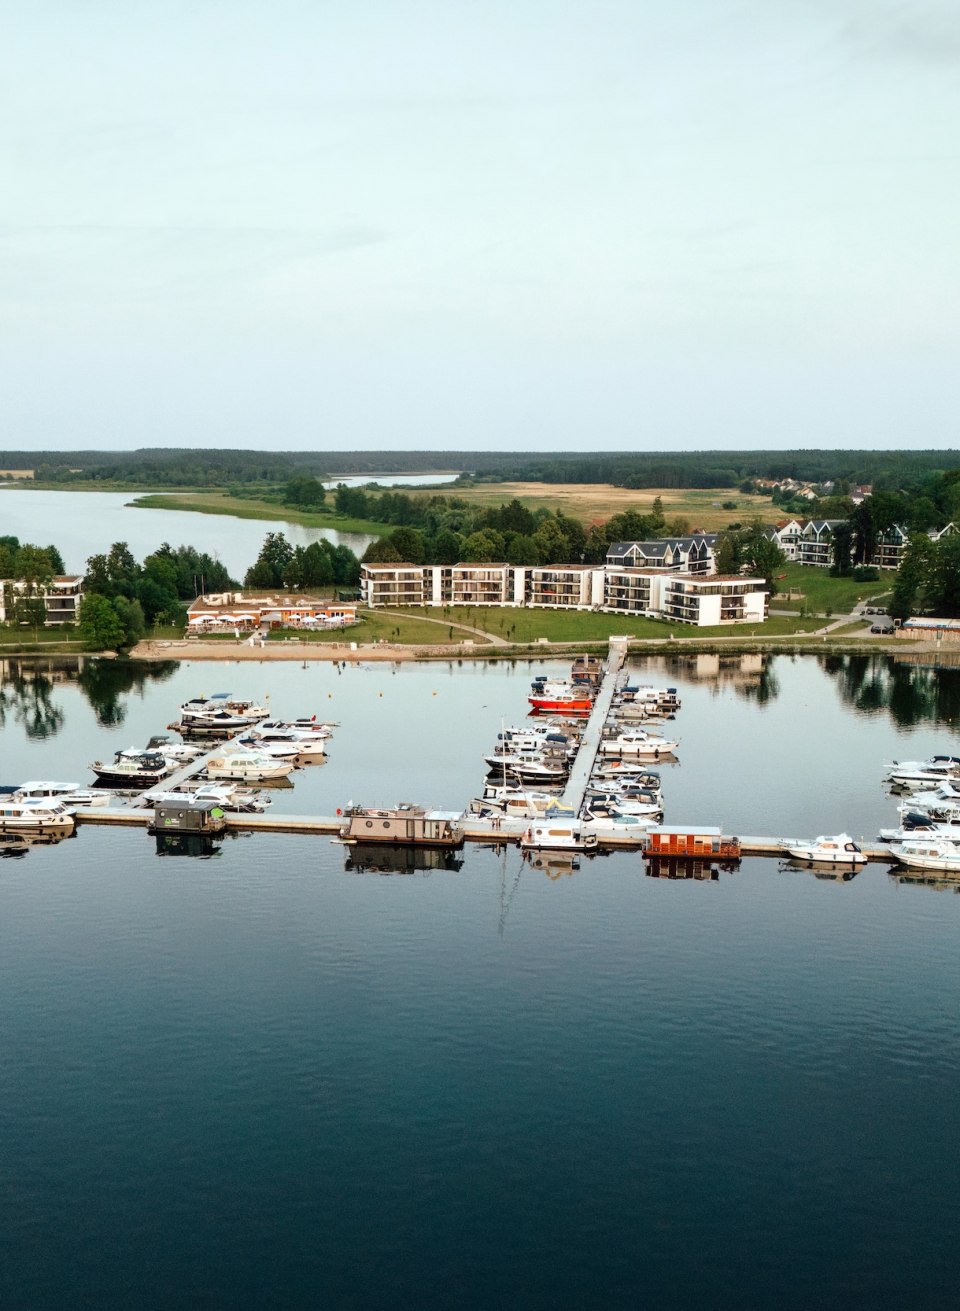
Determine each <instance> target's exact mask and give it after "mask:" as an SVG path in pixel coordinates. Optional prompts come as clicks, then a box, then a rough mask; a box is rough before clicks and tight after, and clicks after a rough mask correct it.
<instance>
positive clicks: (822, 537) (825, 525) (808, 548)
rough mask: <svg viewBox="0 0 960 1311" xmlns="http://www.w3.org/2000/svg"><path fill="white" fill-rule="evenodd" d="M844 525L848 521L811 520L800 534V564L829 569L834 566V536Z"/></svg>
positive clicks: (798, 554) (798, 549) (798, 553)
mask: <svg viewBox="0 0 960 1311" xmlns="http://www.w3.org/2000/svg"><path fill="white" fill-rule="evenodd" d="M842 523H846V519H811V520H810V522H809V523H808V524H806V525H805V527H804V529H803V531H802V532H801V534H800V540H799V543H798V546H797V561H798V563H799V564H807V565H815V566H816V567H817V568H819V569H828V568H829V567H830V566H831V565H832V564H833V535H834V532H835V531H836V529H837V528H838V527H839V526H840V524H842Z"/></svg>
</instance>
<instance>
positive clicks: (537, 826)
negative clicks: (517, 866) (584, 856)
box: [520, 815, 598, 851]
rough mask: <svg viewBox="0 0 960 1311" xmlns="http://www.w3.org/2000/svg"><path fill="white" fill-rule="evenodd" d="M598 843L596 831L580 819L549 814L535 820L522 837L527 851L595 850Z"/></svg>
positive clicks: (522, 844) (521, 840) (522, 842)
mask: <svg viewBox="0 0 960 1311" xmlns="http://www.w3.org/2000/svg"><path fill="white" fill-rule="evenodd" d="M597 843H598V838H597V835H596V833H591V832H589V831H588V830H587V829H586V828H585V826H584V825H583V824H581V823H580V821H579V820H576V819H565V818H560V817H558V818H555V819H554V818H551V817H549V816H547V815H545V816H544V817H543V819H538V820H534V822H533V823H532V824H531V825H530V826H529V827H528V828H526V829H525V830H524V832H523V834H522V836H521V838H520V846H521V848H522V849H523V850H525V851H531V850H532V851H593V850H594V849H595V848H596V846H597Z"/></svg>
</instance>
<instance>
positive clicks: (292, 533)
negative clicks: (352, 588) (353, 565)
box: [0, 486, 375, 582]
mask: <svg viewBox="0 0 960 1311" xmlns="http://www.w3.org/2000/svg"><path fill="white" fill-rule="evenodd" d="M141 495H145V493H142V492H59V491H35V492H31V491H23V490H21V489H20V488H16V489H13V488H9V487H2V486H0V536H7V535H12V536H14V537H18V538H19V539H20V541H21V542H33V543H35V544H36V545H38V546H49V545H53V546H57V547H59V548H60V552H61V554H62V555H63V562H64V565H65V566H66V569H67V572H68V573H78V574H82V573H84V572H85V571H86V567H87V560H88V558H89V557H90V556H91V555H98V554H102V553H105V552H106V551H109V549H110V547H111V546H112V545H113V543H114V542H126V543H127V545H128V546H129V547H130V550H131V551H132V552H133V554H134V555H135V556H136V558H137V560H138V561H142V560H143V558H144V556H147V555H149V554H150V553H151V552H152V551H155V550H156V549H157V547H158V546H160V545H161V543H163V542H169V543H170V545H171V546H181V545H184V544H186V543H189V544H190V545H191V546H195V547H196V548H197V550H199V551H206V552H208V554H210V555H212V556H213V557H214V558H216V559H218V560H222V561H223V563H224V564H225V565H226V566H227V568H228V569H229V570H230V573H231V576H232V577H234V578H236V579H237V580H238V581H241V582H242V580H243V575H244V574H245V573H246V571H247V570H248V569H249V568H250V566H251V565H252V564H253V562H254V561H255V560H256V558H257V556H258V555H259V554H260V548H261V546H262V545H263V539H264V538H265V537H266V535H267V533H269V532H282V533H284V534H285V535H286V537H287V539H288V540H289V541H290V542H291V543H292V544H293V545H294V546H309V544H310V543H311V542H316V541H318V540H319V539H320V538H326V539H327V541H330V542H333V543H334V545H336V546H339V545H344V546H349V547H350V549H351V551H354V552H355V553H356V554H357V555H362V554H363V552H364V551H365V550H366V549H367V547H368V546H369V545H370V543H371V542H372V541H374V540H375V538H374V537H372V536H369V535H368V534H365V533H340V532H337V531H336V530H335V529H333V528H308V527H305V526H304V525H303V524H296V523H288V522H286V521H283V520H274V521H267V520H262V519H234V518H233V517H231V516H229V515H215V514H196V513H191V512H190V511H189V510H148V509H143V508H141V507H139V506H134V505H132V504H131V502H132V501H133V499H134V497H135V496H141Z"/></svg>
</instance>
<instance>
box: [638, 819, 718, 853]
mask: <svg viewBox="0 0 960 1311" xmlns="http://www.w3.org/2000/svg"><path fill="white" fill-rule="evenodd" d="M645 849H646V852H647V854H648V855H650V856H671V857H682V858H684V859H688V858H696V859H698V860H707V861H709V860H739V859H740V839H739V838H731V837H725V836H724V834H723V830H722V829H719V828H690V827H687V826H685V825H680V826H679V827H677V826H664V825H663V824H658V825H657V826H656V827H654V828H652V829H651V830H650V834H649V837H648V839H647V842H646V848H645Z"/></svg>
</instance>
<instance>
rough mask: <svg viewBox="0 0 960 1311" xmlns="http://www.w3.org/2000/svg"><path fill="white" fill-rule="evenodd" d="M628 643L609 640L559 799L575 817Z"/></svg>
mask: <svg viewBox="0 0 960 1311" xmlns="http://www.w3.org/2000/svg"><path fill="white" fill-rule="evenodd" d="M628 642H629V638H626V637H611V639H610V652H609V655H608V656H607V667H606V671H605V673H604V675H603V680H602V682H601V683H600V687H599V688H598V689H597V695H596V697H595V698H594V702H593V709H592V710H591V712H590V718H589V719H588V720H587V726H586V728H585V729H584V730H583V736H582V737H581V739H580V749H579V750H578V751H577V757H576V760H574V762H573V768H572V769H571V770H570V774H569V777H568V778H567V786H566V787H565V788H564V790H563V796H562V797H561V798H560V800H561V801H562V802H563V804H564V805H565V806H570V807H571V808H572V809H573V811H574V812H575V814H577V815H579V814H580V810H581V808H582V806H583V798H584V796H585V795H586V791H587V785H588V784H589V782H590V776H591V775H592V774H593V769H594V765H595V764H596V762H597V753H598V752H599V750H600V739H601V737H602V736H603V728H604V725H605V724H606V722H607V719H608V718H609V716H610V707H611V706H612V705H613V694H614V692H615V691H616V690H617V680H618V679H619V677H620V670H621V669H622V668H623V662H624V660H625V659H626V657H627V644H628ZM631 845H635V844H631Z"/></svg>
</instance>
